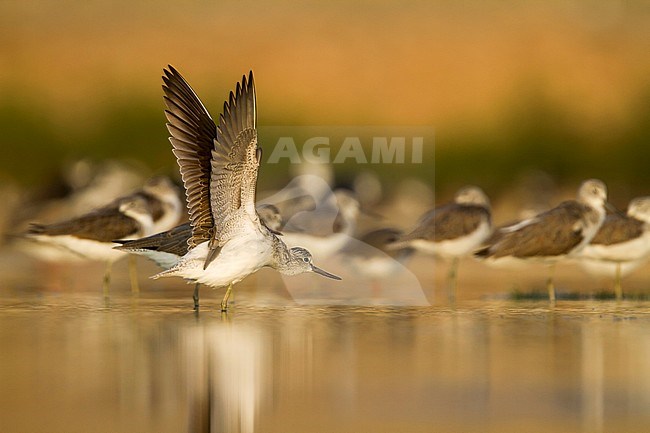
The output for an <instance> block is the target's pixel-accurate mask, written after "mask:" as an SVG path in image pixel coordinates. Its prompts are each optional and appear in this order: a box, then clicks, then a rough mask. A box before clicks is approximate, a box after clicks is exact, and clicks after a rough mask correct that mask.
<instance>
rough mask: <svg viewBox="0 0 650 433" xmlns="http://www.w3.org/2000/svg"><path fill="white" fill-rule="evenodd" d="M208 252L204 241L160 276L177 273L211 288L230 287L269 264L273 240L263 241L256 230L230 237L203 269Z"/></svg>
mask: <svg viewBox="0 0 650 433" xmlns="http://www.w3.org/2000/svg"><path fill="white" fill-rule="evenodd" d="M207 255H208V243H207V242H204V243H202V244H200V245H198V246H197V247H196V248H194V249H192V250H191V251H189V252H188V253H187V254H186V255H185V256H183V258H182V259H181V261H180V262H179V263H178V265H177V266H175V267H174V268H172V269H171V270H170V272H169V273H162V274H161V276H171V275H176V276H179V277H183V278H187V279H191V280H194V281H196V282H199V283H201V284H206V285H208V286H212V287H222V286H227V285H229V284H231V283H232V284H235V283H237V282H239V281H241V280H243V279H244V278H245V277H247V276H248V275H250V274H252V273H254V272H255V271H257V270H258V269H260V268H261V267H263V266H266V265H267V264H269V263H270V261H271V256H272V250H271V245H270V243H268V242H264V238H263V237H262V236H261V234H258V233H255V234H251V235H248V236H241V237H236V238H234V239H231V240H230V241H229V242H228V243H226V245H224V246H223V248H222V249H221V251H220V252H219V254H218V255H217V257H216V258H215V259H214V260H213V261H212V262H211V263H210V264H209V265H208V267H207V268H206V269H203V266H204V264H205V259H206V257H207Z"/></svg>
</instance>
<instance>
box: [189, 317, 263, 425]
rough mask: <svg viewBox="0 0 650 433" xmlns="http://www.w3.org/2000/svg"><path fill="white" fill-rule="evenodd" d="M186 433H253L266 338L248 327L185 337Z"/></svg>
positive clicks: (209, 330)
mask: <svg viewBox="0 0 650 433" xmlns="http://www.w3.org/2000/svg"><path fill="white" fill-rule="evenodd" d="M182 340H183V351H184V352H185V363H186V368H187V370H186V374H187V392H188V395H187V398H186V401H187V403H188V405H189V411H188V418H189V419H188V431H189V432H192V433H193V432H201V433H202V432H211V433H221V432H241V433H253V432H254V431H255V424H256V418H257V414H258V411H259V404H260V396H261V393H262V386H263V383H264V381H263V377H262V362H263V359H264V358H265V353H264V345H263V340H262V337H261V336H260V334H259V333H257V332H252V331H251V330H250V329H248V328H246V327H236V326H230V325H228V324H224V325H223V326H218V325H214V326H207V327H192V328H189V329H186V330H185V332H184V333H183V337H182Z"/></svg>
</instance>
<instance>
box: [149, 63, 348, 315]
mask: <svg viewBox="0 0 650 433" xmlns="http://www.w3.org/2000/svg"><path fill="white" fill-rule="evenodd" d="M163 82H164V85H163V91H164V93H165V96H164V100H165V104H166V106H167V109H166V110H165V115H166V116H167V121H168V123H167V128H168V129H169V132H170V134H171V137H170V141H171V143H172V146H173V152H174V155H176V158H177V161H178V164H179V167H180V172H181V177H182V178H183V183H184V184H185V190H186V196H187V204H188V209H189V217H190V224H191V227H192V236H191V237H190V239H189V247H190V248H189V250H188V252H187V254H185V255H184V256H183V257H182V258H181V259H180V261H179V262H178V263H177V264H176V265H175V266H173V267H172V268H170V269H169V270H166V271H163V272H161V273H159V274H156V275H154V276H153V278H160V277H170V276H178V277H182V278H186V279H189V280H192V281H195V282H197V283H201V284H206V285H209V286H212V287H224V286H225V287H227V289H226V293H225V295H224V298H223V301H222V302H221V310H222V311H226V310H227V308H228V298H229V296H230V293H231V291H232V286H233V284H236V283H237V282H239V281H241V280H242V279H244V278H245V277H246V276H248V275H250V274H252V273H254V272H256V271H257V270H259V269H260V268H262V267H265V266H269V267H272V268H274V269H276V270H278V271H279V272H280V273H282V274H285V275H296V274H300V273H303V272H316V273H318V274H320V275H323V276H325V277H329V278H333V279H339V277H337V276H335V275H333V274H330V273H328V272H326V271H324V270H322V269H320V268H318V267H316V266H315V265H314V264H313V263H312V256H311V254H310V253H309V251H307V250H306V249H304V248H300V247H294V248H291V249H289V248H288V247H287V246H286V245H285V244H284V242H282V240H280V239H279V237H278V236H277V235H276V234H275V233H273V232H272V231H271V230H269V229H268V228H267V227H266V226H264V225H263V224H262V223H261V222H260V218H259V215H258V213H257V211H256V210H255V191H256V184H257V173H258V169H259V165H260V163H261V157H262V155H261V149H260V148H259V147H258V146H257V129H256V127H257V107H256V98H255V84H254V81H253V73H252V71H251V72H250V73H249V75H248V79H247V78H246V76H244V77H243V78H242V81H241V83H237V87H236V90H235V92H230V97H229V99H228V101H226V102H225V103H224V107H223V113H222V114H221V115H220V116H219V125H218V126H217V125H216V124H215V122H214V121H213V120H212V118H211V117H210V115H209V114H208V111H207V110H206V108H205V106H204V105H203V103H202V102H201V101H200V99H199V98H198V96H197V95H196V93H195V92H194V91H193V90H192V88H191V87H190V85H189V84H188V83H187V82H186V81H185V79H184V78H183V77H182V76H181V75H180V74H179V73H178V71H176V69H174V68H173V67H172V66H169V68H168V69H167V70H165V71H164V76H163Z"/></svg>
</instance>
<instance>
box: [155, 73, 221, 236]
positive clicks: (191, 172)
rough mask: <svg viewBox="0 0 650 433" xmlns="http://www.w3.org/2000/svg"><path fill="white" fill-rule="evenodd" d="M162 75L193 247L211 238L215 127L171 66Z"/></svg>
mask: <svg viewBox="0 0 650 433" xmlns="http://www.w3.org/2000/svg"><path fill="white" fill-rule="evenodd" d="M164 74H165V75H164V76H163V82H164V85H163V92H164V93H165V95H164V100H165V105H166V106H167V109H166V110H165V116H166V117H167V122H168V123H167V129H168V130H169V133H170V134H171V137H170V138H169V140H170V141H171V143H172V146H173V152H174V155H175V156H176V160H177V162H178V165H179V167H180V171H181V177H182V179H183V184H184V185H185V191H186V198H187V206H188V209H189V214H190V224H191V226H192V236H191V238H190V240H189V246H190V248H194V247H195V246H197V245H198V244H200V243H202V242H206V241H208V240H210V239H211V238H212V236H213V233H214V221H213V214H212V213H211V211H210V175H211V170H212V167H211V164H210V160H211V159H212V149H213V148H214V143H215V140H216V138H217V127H216V125H215V123H214V121H213V120H212V118H211V117H210V114H209V113H208V110H206V108H205V106H204V105H203V103H202V102H201V100H200V99H199V97H198V96H197V95H196V93H195V92H194V90H192V88H191V87H190V85H189V84H188V83H187V81H185V79H184V78H183V77H182V76H181V74H180V73H178V71H177V70H176V69H174V68H173V67H172V66H169V70H165V71H164Z"/></svg>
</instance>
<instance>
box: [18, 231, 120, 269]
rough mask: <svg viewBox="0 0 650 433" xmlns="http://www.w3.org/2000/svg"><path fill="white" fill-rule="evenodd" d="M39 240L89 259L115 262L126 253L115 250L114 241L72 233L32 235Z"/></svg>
mask: <svg viewBox="0 0 650 433" xmlns="http://www.w3.org/2000/svg"><path fill="white" fill-rule="evenodd" d="M31 237H32V238H34V239H36V240H37V241H40V242H44V243H49V244H53V245H58V246H60V247H63V248H66V249H67V250H69V251H72V252H73V253H75V254H78V255H79V256H80V257H85V258H87V259H89V260H98V261H109V262H114V261H116V260H118V259H120V258H122V257H124V256H125V255H126V253H124V252H122V251H118V250H114V249H113V247H115V246H117V244H114V243H112V242H99V241H94V240H91V239H81V238H77V237H75V236H70V235H60V236H42V235H34V236H31Z"/></svg>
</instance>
